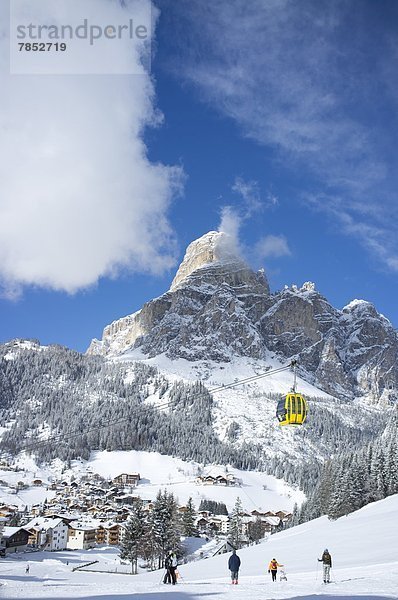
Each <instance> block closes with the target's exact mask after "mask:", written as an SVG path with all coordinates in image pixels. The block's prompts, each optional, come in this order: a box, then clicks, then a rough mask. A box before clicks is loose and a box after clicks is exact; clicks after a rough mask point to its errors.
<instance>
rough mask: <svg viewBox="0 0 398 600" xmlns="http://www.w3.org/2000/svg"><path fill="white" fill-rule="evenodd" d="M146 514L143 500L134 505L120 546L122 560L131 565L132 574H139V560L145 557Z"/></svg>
mask: <svg viewBox="0 0 398 600" xmlns="http://www.w3.org/2000/svg"><path fill="white" fill-rule="evenodd" d="M144 533H145V514H144V511H143V502H142V500H141V498H139V499H138V500H136V502H134V504H133V508H132V511H131V516H130V519H129V521H128V522H127V525H126V530H125V534H124V537H123V539H122V543H121V545H120V558H122V559H123V560H128V561H129V562H130V563H131V573H132V574H133V575H134V574H137V567H138V558H139V557H140V556H143V555H144V548H143V545H144Z"/></svg>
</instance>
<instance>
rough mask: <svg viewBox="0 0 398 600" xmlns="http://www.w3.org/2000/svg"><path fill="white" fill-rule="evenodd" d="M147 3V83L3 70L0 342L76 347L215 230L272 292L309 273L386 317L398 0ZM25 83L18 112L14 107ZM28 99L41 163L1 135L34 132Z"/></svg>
mask: <svg viewBox="0 0 398 600" xmlns="http://www.w3.org/2000/svg"><path fill="white" fill-rule="evenodd" d="M45 1H47V0H43V2H45ZM109 1H110V2H111V5H112V6H115V0H97V2H98V4H97V5H96V6H99V5H100V4H101V5H102V4H103V5H104V6H105V4H106V3H107V2H109ZM140 1H141V0H135V4H134V2H133V0H131V2H130V1H129V2H127V3H126V7H125V8H124V10H128V9H129V10H134V9H135V8H136V4H137V2H138V3H139V2H140ZM142 1H143V2H146V1H147V0H142ZM156 5H157V8H158V9H159V11H160V12H159V13H158V15H157V20H156V28H155V42H154V47H153V48H154V51H153V57H152V66H151V76H149V75H148V74H147V75H143V76H142V77H141V76H99V75H97V76H94V77H86V78H85V79H84V81H83V80H82V78H81V77H73V76H72V77H71V76H68V77H63V78H61V79H60V78H59V77H58V78H52V77H51V76H46V77H40V76H36V77H34V81H33V86H34V87H32V77H29V76H27V77H23V76H22V77H19V79H18V82H17V83H15V82H16V80H15V78H14V79H13V78H12V76H11V77H8V76H7V75H6V74H5V69H6V66H5V64H4V63H1V68H2V69H3V70H4V72H3V75H2V76H3V78H4V80H5V81H4V82H2V83H5V84H6V85H7V86H8V90H9V96H8V103H7V95H6V100H2V101H1V102H2V104H1V106H0V108H1V109H2V115H3V116H2V120H1V121H0V129H1V130H2V133H3V134H4V135H3V142H2V144H3V147H2V148H1V150H0V163H1V164H2V167H0V172H1V175H2V178H1V181H2V182H3V184H0V189H1V192H0V193H1V196H0V212H1V213H2V214H0V223H1V221H2V222H3V226H1V224H0V258H1V263H2V266H1V267H0V269H1V272H0V281H1V283H2V297H1V299H0V322H1V328H0V339H1V341H7V340H9V339H12V338H14V337H29V338H31V337H34V338H38V339H40V341H41V342H42V343H43V344H48V343H60V344H65V345H67V346H69V347H71V348H75V349H77V350H81V351H83V350H85V349H86V348H87V346H88V344H89V342H90V340H91V338H93V337H99V336H101V332H102V329H103V327H104V326H105V325H107V324H108V323H110V322H111V321H112V320H114V319H117V318H119V317H121V316H124V315H126V314H129V313H132V312H134V311H135V310H137V309H139V308H140V307H141V306H142V304H143V302H145V301H147V300H149V299H151V298H153V297H155V296H157V295H159V294H161V293H163V292H164V291H166V290H167V289H168V287H169V284H170V282H171V279H172V277H173V275H174V272H175V270H176V268H177V266H178V262H179V261H180V260H181V258H182V256H183V253H184V250H185V247H186V246H187V245H188V244H189V242H190V241H192V240H193V239H195V238H197V237H199V236H201V235H202V234H204V233H206V232H207V231H209V230H211V229H217V228H219V227H220V226H221V227H223V228H227V230H229V232H230V233H231V234H232V235H235V236H236V238H237V242H238V243H239V245H240V247H241V249H242V252H243V253H244V255H245V256H246V258H247V260H248V261H249V262H250V263H251V264H252V266H253V267H254V268H260V267H264V268H265V270H266V274H267V276H268V278H269V281H270V285H271V289H272V290H274V291H276V290H278V289H280V288H281V287H283V286H284V285H285V284H288V285H290V284H292V283H296V284H298V285H301V284H302V283H303V282H304V281H307V280H310V281H314V282H315V284H316V287H317V289H318V290H319V291H320V292H321V293H322V294H323V295H324V296H326V298H327V299H328V300H329V301H330V302H331V303H332V304H333V305H334V306H336V307H337V308H342V307H343V306H344V305H345V304H347V303H348V302H349V301H350V300H352V299H354V298H364V299H366V300H369V301H371V302H373V303H374V304H375V306H376V308H377V309H378V310H379V311H380V312H382V313H383V314H384V315H385V316H387V317H388V318H389V319H390V320H391V321H392V323H393V324H394V326H395V327H398V311H397V307H396V306H397V305H396V301H395V299H394V296H395V295H396V292H397V277H398V238H397V225H398V202H397V172H398V169H397V164H396V163H397V150H396V145H397V141H396V139H397V135H396V132H397V103H398V82H397V78H396V64H397V59H398V38H397V32H396V25H395V24H396V22H397V17H398V5H397V3H396V2H394V1H386V0H379V1H378V2H374V1H371V0H370V1H366V0H346V1H339V0H337V1H336V2H333V3H330V2H328V1H326V0H325V1H323V0H321V1H317V2H312V1H308V0H300V1H298V0H296V1H295V2H292V1H290V0H252V1H251V2H250V3H247V2H245V1H244V0H233V1H230V2H224V1H222V0H221V1H220V2H216V3H215V2H212V1H211V0H189V1H188V0H159V2H157V3H156ZM49 10H51V5H50V4H49ZM115 10H116V7H115ZM154 16H156V9H154ZM16 86H19V87H18V88H17V87H16ZM24 86H25V90H24ZM26 86H28V88H29V92H30V104H29V106H28V105H27V104H26V96H24V97H25V100H24V101H23V100H18V101H17V102H15V97H16V95H17V94H18V92H19V91H21V89H22V90H24V91H25V92H26ZM60 86H61V88H62V86H64V87H63V92H64V94H63V100H61V101H59V99H58V105H59V104H60V106H59V107H58V109H56V108H54V104H52V103H51V102H52V99H53V97H52V94H54V98H55V97H56V96H55V94H56V93H57V94H59V89H60ZM18 97H19V98H20V94H18ZM43 98H47V106H44V109H43ZM24 103H25V104H24ZM28 109H29V110H30V111H32V114H34V115H35V118H36V121H37V123H39V124H40V139H42V140H44V141H43V144H42V145H41V146H40V144H39V150H40V151H41V161H40V164H38V163H36V162H35V160H34V157H32V153H33V150H32V145H31V144H30V145H29V144H27V148H26V149H24V150H23V154H22V156H21V155H20V152H21V150H20V148H17V147H15V146H14V143H13V142H12V141H11V138H8V137H7V132H8V131H10V130H11V132H13V133H14V136H13V139H15V138H18V139H21V136H22V135H23V136H29V135H30V133H31V128H32V124H31V121H29V122H28V121H27V120H26V116H25V115H26V111H27V110H28ZM61 109H62V110H61ZM116 109H117V110H116ZM115 114H117V115H122V117H119V116H118V117H117V119H116V117H114V115H115ZM13 128H14V130H13ZM4 132H6V133H4ZM32 135H33V134H32ZM34 135H35V140H36V139H37V132H36V131H35V132H34ZM27 139H29V137H27ZM104 142H106V143H104ZM35 146H36V147H37V143H36V142H35ZM36 152H37V150H36ZM8 161H10V162H8ZM52 161H53V162H52ZM26 165H29V168H28V167H27V166H26ZM82 165H83V167H84V168H83V167H82ZM54 169H55V170H56V174H57V176H56V177H55V176H54V177H53V178H52V177H51V172H52V171H53V170H54ZM58 169H59V172H58ZM87 173H89V176H88V175H87ZM43 179H45V181H46V190H45V191H44V188H43ZM20 181H24V182H26V188H21V185H20V183H19V182H20ZM45 193H48V197H47V198H46V199H45V201H44V200H43V197H44V194H45ZM27 197H28V200H27V199H26V198H27ZM60 224H61V225H60Z"/></svg>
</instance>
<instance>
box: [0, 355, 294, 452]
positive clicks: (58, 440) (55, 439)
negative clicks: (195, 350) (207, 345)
mask: <svg viewBox="0 0 398 600" xmlns="http://www.w3.org/2000/svg"><path fill="white" fill-rule="evenodd" d="M296 365H297V361H296V360H292V361H291V362H290V363H289V364H288V365H285V366H284V367H278V368H276V369H270V370H269V371H266V372H265V373H260V374H258V375H252V376H251V377H246V378H245V379H240V380H238V381H233V382H231V383H227V384H223V385H220V386H218V387H215V388H212V389H207V391H208V393H209V394H217V393H218V392H222V391H224V390H228V389H231V388H234V387H236V386H238V385H244V384H247V383H252V382H255V381H258V380H259V379H263V378H265V377H270V376H271V375H275V374H277V373H282V372H284V371H287V370H288V369H291V368H292V367H293V368H294V371H295V370H296ZM294 385H295V384H294ZM296 395H297V394H296ZM298 395H299V394H298ZM287 396H289V394H288V395H287ZM287 396H286V398H287ZM299 396H300V397H301V398H302V396H301V395H299ZM197 397H199V395H198V396H197ZM193 399H195V397H194V398H193ZM303 400H304V398H303ZM281 402H285V401H281ZM304 402H305V400H304ZM173 403H174V401H173V400H167V401H165V402H163V403H160V404H152V405H150V406H152V407H153V408H156V409H158V410H163V409H165V408H171V407H172V406H173ZM278 406H279V403H278ZM277 416H278V413H277ZM278 418H279V416H278ZM130 419H131V417H123V418H120V419H116V420H115V421H108V422H107V423H105V424H104V425H97V426H95V427H91V428H89V429H87V430H85V431H81V430H77V429H75V430H74V431H70V432H64V433H59V434H56V435H54V436H52V437H49V438H47V439H46V440H38V441H37V442H34V443H31V444H28V445H26V446H23V447H22V448H20V452H23V451H29V450H34V449H36V448H41V447H43V446H47V445H49V444H53V445H54V446H56V445H58V444H65V443H67V442H66V440H65V439H64V438H67V440H68V441H69V440H70V439H72V438H76V437H81V436H83V435H87V434H89V433H92V432H95V431H102V430H104V429H108V428H111V427H113V426H114V425H118V424H119V423H126V422H128V421H129V420H130ZM302 422H304V419H303V420H302ZM280 424H293V423H292V422H291V423H282V422H280ZM296 424H298V423H296ZM2 453H3V454H4V453H6V451H5V450H2Z"/></svg>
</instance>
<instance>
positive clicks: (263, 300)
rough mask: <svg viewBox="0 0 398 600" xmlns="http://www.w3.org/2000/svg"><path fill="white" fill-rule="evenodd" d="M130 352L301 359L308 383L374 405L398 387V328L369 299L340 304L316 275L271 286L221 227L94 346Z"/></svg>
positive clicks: (197, 359) (111, 353)
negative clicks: (167, 283)
mask: <svg viewBox="0 0 398 600" xmlns="http://www.w3.org/2000/svg"><path fill="white" fill-rule="evenodd" d="M336 284H338V282H336ZM132 350H139V353H140V354H139V353H136V354H135V356H140V355H141V357H143V358H144V359H145V358H146V359H148V358H154V357H157V358H158V360H159V361H160V362H161V361H162V360H163V357H166V358H168V359H170V360H171V361H176V360H177V359H185V360H186V361H189V363H191V365H194V364H196V365H199V366H200V367H201V368H203V365H204V364H205V363H209V361H213V363H215V364H220V363H230V362H231V361H232V362H233V361H234V360H235V359H236V358H242V357H243V358H247V359H252V360H257V361H260V363H259V364H261V363H262V364H263V367H265V366H266V365H267V361H268V363H269V359H270V357H272V356H274V357H276V358H278V359H279V360H280V361H281V362H282V363H285V364H286V363H287V362H289V361H290V360H291V359H292V358H298V360H299V363H300V365H301V367H300V368H301V373H302V375H303V376H304V378H305V379H306V380H307V381H308V382H311V383H312V384H314V385H315V386H317V387H319V388H321V389H322V390H324V391H326V392H328V393H329V394H331V395H332V396H337V397H339V398H345V399H353V398H363V399H365V400H366V401H368V402H370V403H373V404H377V403H381V404H388V403H389V401H390V400H391V398H395V397H396V394H397V390H398V360H397V359H398V334H397V331H396V330H395V329H394V328H393V326H392V325H391V323H390V322H389V321H388V319H386V318H385V317H384V316H383V315H381V314H379V313H378V312H377V311H376V309H375V308H374V306H373V305H372V304H371V303H369V302H366V301H365V300H353V301H352V302H350V303H349V304H348V305H347V306H345V307H344V308H343V309H342V310H338V309H336V308H334V307H333V306H332V305H331V304H330V303H329V302H328V301H327V300H326V298H324V297H323V296H322V295H321V294H320V293H319V292H318V291H317V290H316V289H315V286H314V284H312V283H309V282H307V283H305V284H304V285H303V286H302V287H300V288H299V287H297V286H295V285H293V286H291V287H285V289H283V290H282V291H280V292H277V293H272V294H271V293H270V290H269V285H268V282H267V279H266V276H265V274H264V272H262V271H260V272H257V273H256V272H254V271H253V270H251V269H250V267H249V266H248V265H247V264H246V263H245V262H244V261H243V260H242V259H241V258H240V257H239V255H238V253H237V251H236V250H235V248H234V246H233V244H232V240H231V238H230V237H229V236H228V235H227V234H225V233H222V232H214V231H212V232H209V233H207V234H206V235H204V236H202V237H201V238H200V239H198V240H196V241H194V242H192V243H191V244H190V245H189V246H188V248H187V251H186V254H185V257H184V260H183V262H182V263H181V265H180V267H179V269H178V271H177V274H176V276H175V278H174V280H173V282H172V284H171V287H170V290H169V291H168V292H166V293H165V294H163V295H162V296H160V297H159V298H156V299H154V300H152V301H150V302H148V303H146V304H145V305H144V306H143V307H142V309H141V310H139V311H138V312H136V313H134V314H132V315H128V316H126V317H123V318H121V319H119V320H117V321H115V322H113V323H111V324H110V325H108V326H107V327H105V329H104V332H103V337H102V340H101V341H99V340H95V339H94V340H93V341H92V343H91V345H90V347H89V349H88V353H89V354H100V355H102V356H107V357H110V358H114V357H121V356H123V355H125V356H126V353H130V354H131V351H132ZM133 356H134V354H133V355H131V357H132V358H133ZM154 362H156V361H154ZM201 368H199V371H198V370H197V372H200V371H201Z"/></svg>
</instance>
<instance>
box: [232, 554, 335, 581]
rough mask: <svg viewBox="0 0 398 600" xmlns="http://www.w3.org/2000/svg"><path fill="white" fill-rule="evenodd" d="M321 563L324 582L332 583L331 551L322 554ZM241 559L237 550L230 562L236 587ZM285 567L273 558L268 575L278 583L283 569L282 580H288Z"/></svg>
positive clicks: (319, 559)
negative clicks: (279, 572)
mask: <svg viewBox="0 0 398 600" xmlns="http://www.w3.org/2000/svg"><path fill="white" fill-rule="evenodd" d="M318 561H319V562H322V564H323V582H324V583H330V569H331V567H332V557H331V555H330V553H329V550H328V549H327V548H326V549H325V550H324V552H323V554H322V558H318ZM240 564H241V562H240V558H239V556H238V555H237V554H236V550H233V551H232V554H231V556H230V557H229V560H228V569H229V570H230V571H231V580H232V583H233V584H234V585H236V584H237V583H238V575H239V568H240ZM283 566H284V565H281V564H279V563H278V561H277V560H276V558H273V559H272V560H271V561H270V563H269V565H268V573H271V577H272V581H276V575H277V573H278V568H280V569H281V580H282V579H284V580H287V577H286V574H285V571H284V570H282V569H283Z"/></svg>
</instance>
